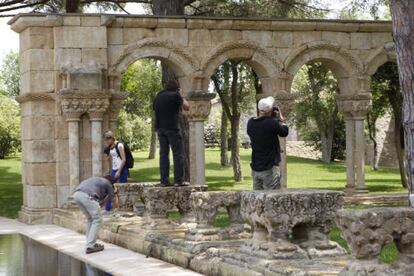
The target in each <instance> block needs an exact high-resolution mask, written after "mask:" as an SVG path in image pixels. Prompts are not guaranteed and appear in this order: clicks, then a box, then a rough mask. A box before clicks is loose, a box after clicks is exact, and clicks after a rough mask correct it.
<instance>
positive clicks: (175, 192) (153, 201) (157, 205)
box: [143, 186, 207, 218]
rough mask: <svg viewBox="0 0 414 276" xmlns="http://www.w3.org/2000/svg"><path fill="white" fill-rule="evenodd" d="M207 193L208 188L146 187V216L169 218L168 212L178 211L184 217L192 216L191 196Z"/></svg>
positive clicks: (144, 192)
mask: <svg viewBox="0 0 414 276" xmlns="http://www.w3.org/2000/svg"><path fill="white" fill-rule="evenodd" d="M204 191H207V186H182V187H159V186H158V187H146V188H145V189H144V190H143V200H144V203H145V211H146V214H147V215H148V216H149V217H151V218H167V213H168V211H171V210H173V209H178V211H179V212H180V214H181V215H182V216H184V217H187V216H190V213H191V209H192V208H191V207H192V206H191V201H190V196H191V194H192V193H195V192H204Z"/></svg>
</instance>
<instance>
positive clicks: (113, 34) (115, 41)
mask: <svg viewBox="0 0 414 276" xmlns="http://www.w3.org/2000/svg"><path fill="white" fill-rule="evenodd" d="M107 33H108V45H120V44H122V43H123V40H124V29H123V28H108V29H107Z"/></svg>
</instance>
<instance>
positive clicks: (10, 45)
mask: <svg viewBox="0 0 414 276" xmlns="http://www.w3.org/2000/svg"><path fill="white" fill-rule="evenodd" d="M320 2H321V3H322V4H324V5H325V6H326V7H327V8H329V9H330V10H331V12H330V13H329V15H328V18H332V19H334V18H337V17H338V15H339V12H340V11H341V10H342V9H343V8H344V7H345V6H346V5H347V4H348V1H346V0H320ZM126 10H127V11H128V12H130V13H132V14H143V13H144V9H143V8H142V6H141V5H140V4H127V5H126ZM22 12H24V11H22ZM10 19H11V18H10V17H9V18H0V40H1V43H0V61H1V60H2V59H3V57H4V56H5V55H6V54H7V53H8V52H10V51H15V52H17V51H18V50H19V36H18V34H17V33H15V32H14V31H12V30H11V29H10V26H9V25H7V22H8V21H9V20H10Z"/></svg>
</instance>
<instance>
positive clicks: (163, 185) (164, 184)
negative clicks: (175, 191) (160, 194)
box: [160, 183, 172, 187]
mask: <svg viewBox="0 0 414 276" xmlns="http://www.w3.org/2000/svg"><path fill="white" fill-rule="evenodd" d="M160 186H161V187H171V186H172V185H171V184H170V183H161V184H160Z"/></svg>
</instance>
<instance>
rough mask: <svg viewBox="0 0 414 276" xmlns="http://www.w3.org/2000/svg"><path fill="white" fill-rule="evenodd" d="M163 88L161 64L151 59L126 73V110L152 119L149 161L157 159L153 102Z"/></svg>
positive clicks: (139, 62) (143, 61)
mask: <svg viewBox="0 0 414 276" xmlns="http://www.w3.org/2000/svg"><path fill="white" fill-rule="evenodd" d="M161 89H162V86H161V66H160V62H159V61H156V60H151V59H145V60H140V61H137V62H135V63H134V64H132V65H131V66H130V67H129V68H128V70H127V71H126V72H125V73H124V75H123V78H122V83H121V90H122V91H125V92H127V93H128V97H127V99H126V100H125V110H126V112H127V113H129V114H135V115H137V116H139V117H140V118H142V119H144V120H147V119H151V139H150V148H149V154H148V159H154V158H155V151H156V142H157V138H156V137H157V136H156V133H155V116H154V111H153V109H152V102H153V101H154V97H155V95H156V94H157V92H158V91H160V90H161Z"/></svg>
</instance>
